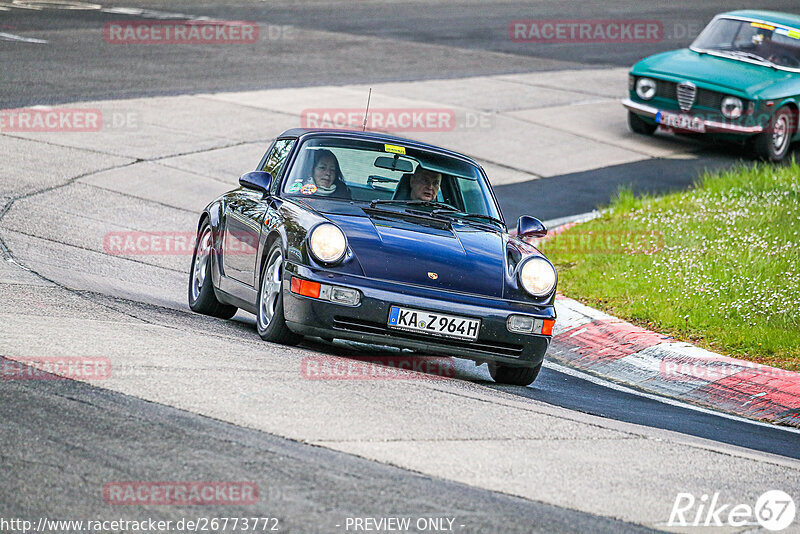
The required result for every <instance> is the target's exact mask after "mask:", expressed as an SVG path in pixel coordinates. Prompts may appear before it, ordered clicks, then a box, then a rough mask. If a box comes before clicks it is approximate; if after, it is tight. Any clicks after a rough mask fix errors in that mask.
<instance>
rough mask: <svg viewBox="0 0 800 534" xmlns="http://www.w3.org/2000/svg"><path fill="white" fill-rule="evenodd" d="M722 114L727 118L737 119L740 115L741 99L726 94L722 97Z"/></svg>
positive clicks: (742, 106)
mask: <svg viewBox="0 0 800 534" xmlns="http://www.w3.org/2000/svg"><path fill="white" fill-rule="evenodd" d="M721 109H722V114H723V115H725V116H726V117H727V118H729V119H738V118H739V117H741V116H742V109H744V105H743V104H742V101H741V100H740V99H738V98H736V97H735V96H726V97H725V98H723V99H722V106H721Z"/></svg>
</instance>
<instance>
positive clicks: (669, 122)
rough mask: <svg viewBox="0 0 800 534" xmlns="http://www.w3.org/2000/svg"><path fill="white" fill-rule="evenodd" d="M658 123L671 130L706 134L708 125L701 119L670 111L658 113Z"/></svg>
mask: <svg viewBox="0 0 800 534" xmlns="http://www.w3.org/2000/svg"><path fill="white" fill-rule="evenodd" d="M656 122H657V123H659V124H663V125H664V126H669V127H670V128H677V129H679V130H689V131H691V132H705V131H706V125H705V124H704V123H703V119H701V118H700V117H693V116H691V115H687V114H685V113H670V112H668V111H659V112H658V113H656Z"/></svg>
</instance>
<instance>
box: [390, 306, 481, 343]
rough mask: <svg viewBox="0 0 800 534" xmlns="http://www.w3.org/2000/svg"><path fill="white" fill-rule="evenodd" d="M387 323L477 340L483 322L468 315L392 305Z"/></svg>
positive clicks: (397, 327) (423, 331) (413, 330)
mask: <svg viewBox="0 0 800 534" xmlns="http://www.w3.org/2000/svg"><path fill="white" fill-rule="evenodd" d="M387 325H388V326H389V328H396V329H398V330H407V331H409V332H419V333H422V334H428V335H431V336H438V337H453V338H458V339H468V340H470V341H475V340H476V339H478V330H480V327H481V322H480V320H478V319H470V318H468V317H458V316H455V315H446V314H444V313H433V312H428V311H422V310H414V309H411V308H402V307H400V306H392V307H391V308H390V309H389V321H388V323H387Z"/></svg>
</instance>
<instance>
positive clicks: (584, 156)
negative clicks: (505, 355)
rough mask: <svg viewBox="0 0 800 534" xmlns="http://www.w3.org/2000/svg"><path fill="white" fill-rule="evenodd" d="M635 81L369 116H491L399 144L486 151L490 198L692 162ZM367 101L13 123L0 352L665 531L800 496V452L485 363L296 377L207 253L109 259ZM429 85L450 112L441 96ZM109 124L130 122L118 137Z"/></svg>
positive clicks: (518, 79) (454, 84) (133, 105)
mask: <svg viewBox="0 0 800 534" xmlns="http://www.w3.org/2000/svg"><path fill="white" fill-rule="evenodd" d="M626 76H627V74H626V72H625V70H624V69H617V70H611V69H603V70H600V71H579V72H576V71H575V72H574V71H562V72H557V73H546V74H537V75H512V76H496V77H483V78H474V79H469V80H449V81H429V82H412V83H393V84H381V85H374V86H373V93H372V104H371V107H373V109H375V108H377V109H380V108H383V109H392V108H408V107H415V108H419V107H434V108H437V109H441V108H444V109H452V110H453V112H454V113H455V116H456V118H458V117H468V116H477V117H481V116H485V117H488V118H489V119H491V120H490V121H489V122H488V123H485V124H488V125H486V126H485V127H483V128H476V127H472V128H468V127H466V123H464V127H456V128H454V129H453V130H450V131H439V132H398V133H399V134H400V135H406V136H410V137H414V138H418V139H422V140H425V141H430V142H433V143H437V144H440V145H443V146H446V147H449V148H452V149H455V150H459V151H463V152H466V153H468V154H470V155H472V156H474V157H476V158H478V159H479V160H480V161H481V163H482V164H484V166H485V168H486V170H487V172H488V174H489V176H490V177H491V178H492V181H493V183H494V184H495V185H499V184H510V183H519V182H525V181H528V180H535V179H537V178H540V177H548V176H556V175H561V174H566V173H575V172H581V171H587V170H591V169H593V168H598V167H605V166H608V165H617V164H623V163H626V162H636V161H644V160H647V159H649V158H675V159H682V158H694V157H695V156H694V155H693V154H692V152H691V150H692V149H693V148H694V147H693V145H690V144H684V143H683V142H682V141H680V140H678V139H672V138H667V137H659V138H655V139H648V140H640V139H637V138H635V137H633V136H632V135H631V134H629V133H628V132H627V127H626V125H625V114H624V112H623V111H622V110H621V107H620V106H619V104H618V102H617V97H618V96H619V95H620V94H623V93H624V90H625V87H626V83H627V79H626ZM562 87H587V88H589V89H587V90H586V91H584V92H580V93H575V92H571V91H568V90H564V89H561V88H562ZM367 89H368V88H367V87H366V86H343V87H322V88H313V89H291V90H274V91H258V92H249V93H238V94H234V93H225V94H214V95H194V96H177V97H164V98H152V99H138V100H125V101H106V102H89V103H84V104H80V105H71V106H61V107H57V108H54V109H60V108H68V107H81V108H89V109H99V110H100V111H101V113H102V114H103V117H104V122H103V128H102V129H100V130H99V131H91V132H62V133H57V132H56V133H53V132H8V131H4V132H3V134H2V135H0V152H2V153H3V154H4V173H3V175H2V176H1V177H0V201H1V202H2V205H4V207H3V208H1V209H0V216H1V217H2V218H0V237H2V243H3V252H2V253H3V258H4V260H5V261H3V262H0V285H1V286H2V291H3V294H4V298H3V299H2V301H0V321H1V322H2V324H3V328H2V331H0V347H2V352H3V356H5V357H8V358H10V359H24V358H29V357H49V356H81V357H95V358H107V359H108V362H109V363H110V365H111V368H112V372H111V374H110V376H109V377H106V378H105V379H103V380H101V381H97V382H93V383H94V384H95V385H98V386H99V387H102V388H104V389H107V390H110V391H115V392H118V393H123V394H126V395H130V396H133V397H137V398H139V399H144V400H147V401H152V402H155V403H160V404H163V405H167V406H171V407H175V408H178V409H180V410H186V411H189V412H192V413H195V414H200V415H203V416H207V417H210V418H214V419H218V420H221V421H225V422H229V423H232V424H235V425H239V426H241V427H244V428H250V429H256V430H261V431H264V432H267V433H271V434H274V435H277V436H282V437H285V438H289V439H292V440H297V441H300V442H303V443H309V444H314V445H318V446H320V447H326V448H329V449H333V450H337V451H341V452H345V453H348V454H352V455H357V456H361V457H363V458H367V459H371V460H374V461H377V462H381V463H385V464H390V465H394V466H398V467H401V468H403V469H407V470H412V471H415V472H418V473H422V474H424V475H428V476H431V477H435V478H440V479H445V480H450V481H456V482H462V483H465V484H468V485H471V486H475V487H479V488H484V489H489V490H492V491H497V492H502V493H506V494H509V495H515V496H520V497H523V498H526V499H530V500H535V501H541V502H545V503H549V504H554V505H556V506H561V507H565V508H569V509H572V510H579V511H583V512H588V513H591V514H597V515H602V516H606V517H612V518H618V519H622V520H624V521H629V522H633V523H638V524H642V525H646V526H650V527H655V528H658V529H665V528H668V527H667V526H665V525H666V523H665V522H666V521H667V520H668V518H669V515H670V510H671V509H672V505H673V503H674V502H675V499H676V495H677V494H678V493H679V492H685V493H693V494H695V495H697V496H700V495H704V494H708V493H709V491H710V490H713V488H719V489H720V491H724V493H725V498H726V499H727V500H728V501H729V502H733V503H740V502H742V503H755V501H756V499H757V498H758V496H759V495H761V494H763V493H764V492H765V491H767V490H770V489H774V488H783V489H786V490H787V491H789V490H792V489H794V488H796V487H797V480H800V462H798V461H795V460H792V459H789V458H786V457H783V456H778V455H772V454H766V453H760V452H755V451H752V450H748V449H744V448H740V447H734V446H729V445H725V444H722V443H719V442H716V441H711V440H706V439H700V438H694V437H692V436H688V435H685V434H681V433H677V432H671V431H666V430H660V429H656V428H651V427H645V426H640V425H635V424H629V423H623V422H619V421H614V420H611V419H606V418H602V417H595V416H591V415H588V414H585V413H580V412H577V411H571V410H566V409H562V408H558V407H554V406H551V405H548V404H546V403H543V402H539V401H535V400H532V399H527V398H521V397H519V396H517V395H513V394H510V393H508V392H506V391H504V390H503V389H502V388H492V387H486V386H485V384H484V383H482V381H484V380H486V379H487V375H486V372H485V368H480V367H478V368H476V367H473V366H472V365H471V364H469V362H466V363H464V364H463V365H462V362H458V363H457V369H456V377H457V378H460V379H463V380H446V379H444V380H443V379H436V380H428V379H419V380H347V381H318V380H307V379H305V378H304V377H303V376H302V373H301V365H302V361H303V359H304V358H309V357H319V352H317V351H315V350H314V348H313V346H304V347H301V348H288V347H282V346H277V345H272V344H268V343H264V342H262V341H261V340H260V339H259V338H258V336H257V335H256V333H255V330H254V328H253V324H252V318H251V317H249V316H247V315H244V314H240V315H239V316H237V320H234V321H219V320H215V319H211V318H207V317H202V316H198V315H195V314H191V313H189V312H188V310H187V308H186V303H185V301H186V295H185V292H186V283H187V276H188V275H187V272H188V268H189V263H190V260H191V255H190V253H189V254H183V253H173V254H167V253H160V254H156V253H153V251H152V250H150V251H149V252H146V253H145V252H143V253H140V254H129V255H118V254H114V253H109V251H108V250H106V248H105V245H104V244H105V243H106V236H107V235H108V234H109V233H110V232H148V233H157V232H193V231H194V228H195V226H196V220H197V215H198V213H199V212H200V210H201V209H202V208H203V207H204V206H205V205H206V204H207V203H208V202H209V201H210V200H211V199H213V198H214V197H216V196H217V195H219V194H220V193H222V192H224V191H227V190H229V189H231V188H232V187H234V186H235V184H236V178H237V177H238V176H239V175H240V174H242V173H243V172H245V171H247V170H250V169H252V168H253V167H254V165H255V164H256V163H257V161H258V160H259V158H260V157H261V155H262V154H263V152H264V150H265V148H266V146H267V143H268V142H269V141H270V140H271V139H272V138H274V137H275V136H276V135H277V134H279V133H280V132H281V131H283V130H285V129H287V128H292V127H297V126H301V124H300V121H301V116H302V113H303V111H304V110H306V109H309V108H312V107H313V108H324V107H327V106H330V107H331V108H333V107H335V108H361V107H363V105H364V104H365V101H366V98H365V97H366V93H367ZM431 94H435V95H437V99H438V100H437V101H436V102H430V101H428V100H425V99H424V96H425V95H431ZM497 102H502V103H503V104H502V105H501V106H499V105H498V104H496V103H497ZM309 103H313V105H309ZM115 114H116V115H115ZM468 114H473V115H468ZM481 114H485V115H481ZM114 116H116V117H123V116H125V117H129V120H127V121H122V122H121V123H118V124H117V127H115V128H111V127H107V123H106V122H105V118H106V117H114ZM464 120H465V121H466V118H465V119H464ZM134 123H135V124H134ZM533 144H535V145H536V146H537V149H536V150H532V149H531V146H532V145H533ZM566 147H569V155H568V156H565V155H564V152H565V149H566ZM112 252H113V251H112ZM562 304H563V303H562ZM584 312H585V315H586V316H587V317H589V318H590V319H591V320H594V319H593V318H592V317H593V316H592V315H591V314H590V313H589V312H588V311H586V310H584ZM581 320H583V319H581ZM586 324H588V322H587V323H586ZM563 333H564V332H563V331H559V335H563ZM326 350H330V351H333V352H334V355H333V356H330V354H327V355H326V357H336V356H337V355H338V354H337V352H336V351H339V353H341V351H342V350H344V349H342V348H341V347H339V348H336V349H326ZM87 381H88V380H87ZM587 451H591V454H587ZM668 529H670V530H675V529H673V528H672V527H669V528H668ZM737 530H741V529H738V528H730V529H727V531H737ZM722 531H725V530H720V532H722ZM791 531H792V530H791V528H790V529H789V530H787V531H786V532H791ZM795 531H796V530H795Z"/></svg>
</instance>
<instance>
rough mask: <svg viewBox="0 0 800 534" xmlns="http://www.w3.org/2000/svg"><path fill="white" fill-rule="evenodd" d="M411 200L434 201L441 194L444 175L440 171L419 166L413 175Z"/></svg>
mask: <svg viewBox="0 0 800 534" xmlns="http://www.w3.org/2000/svg"><path fill="white" fill-rule="evenodd" d="M409 185H410V186H411V195H410V196H411V200H425V201H428V202H431V201H433V200H434V199H435V198H436V195H438V194H439V188H440V187H441V185H442V175H441V174H440V173H438V172H434V171H429V170H427V169H423V168H422V167H417V170H416V171H414V174H412V175H411V181H410V184H409Z"/></svg>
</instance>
